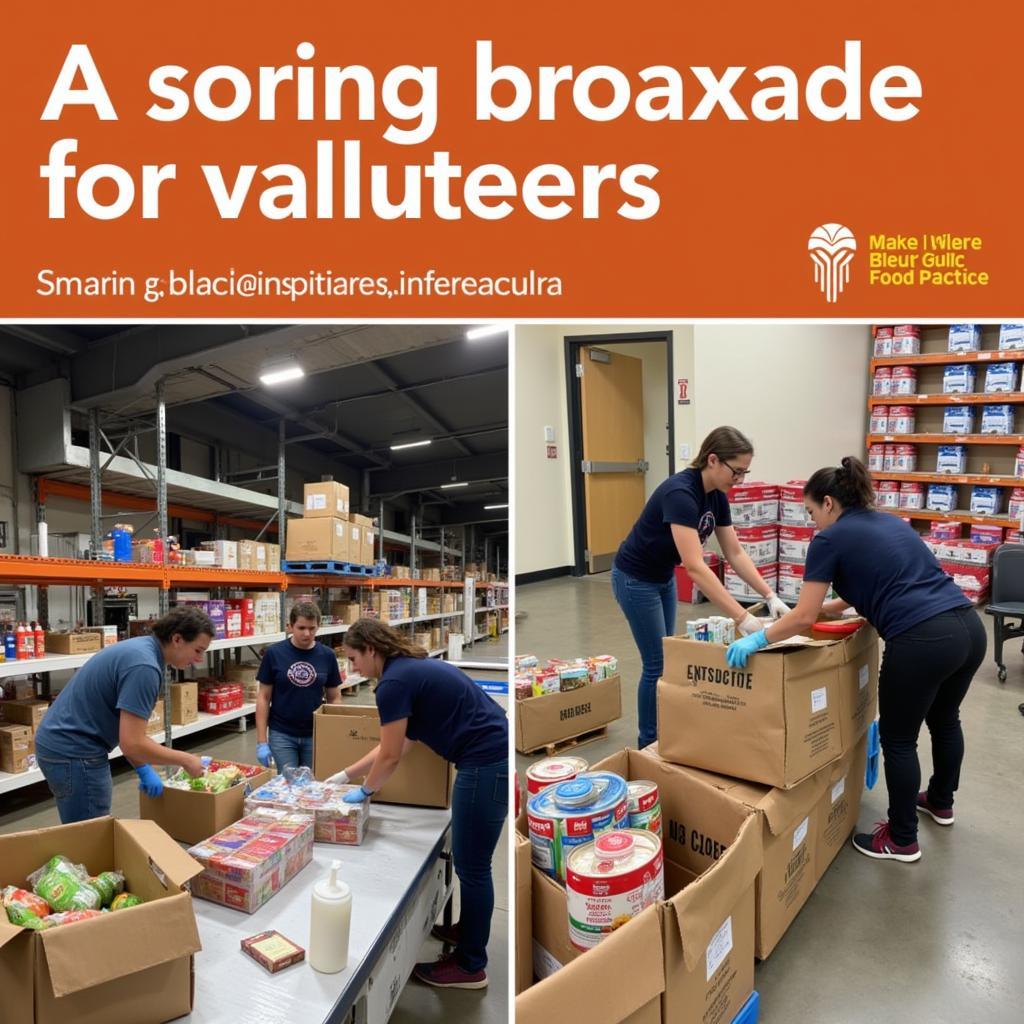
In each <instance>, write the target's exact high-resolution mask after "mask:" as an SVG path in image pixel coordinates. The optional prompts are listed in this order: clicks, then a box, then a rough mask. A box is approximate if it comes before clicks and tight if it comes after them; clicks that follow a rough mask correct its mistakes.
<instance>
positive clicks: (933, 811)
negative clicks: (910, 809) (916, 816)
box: [917, 790, 954, 825]
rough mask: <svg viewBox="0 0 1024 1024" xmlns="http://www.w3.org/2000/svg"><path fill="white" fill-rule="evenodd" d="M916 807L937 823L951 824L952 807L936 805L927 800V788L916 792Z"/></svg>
mask: <svg viewBox="0 0 1024 1024" xmlns="http://www.w3.org/2000/svg"><path fill="white" fill-rule="evenodd" d="M917 809H918V810H919V811H924V813H925V814H928V815H930V816H931V818H932V820H933V821H934V822H935V823H936V824H937V825H952V824H953V820H954V819H953V808H952V807H948V808H944V807H936V806H934V805H933V804H932V803H930V802H929V800H928V790H925V791H924V792H923V793H918V794H917Z"/></svg>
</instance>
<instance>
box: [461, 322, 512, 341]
mask: <svg viewBox="0 0 1024 1024" xmlns="http://www.w3.org/2000/svg"><path fill="white" fill-rule="evenodd" d="M494 334H508V328H507V327H506V326H505V325H504V324H484V325H483V326H482V327H470V329H469V330H468V331H466V340H467V341H476V340H477V339H479V338H489V337H491V336H492V335H494Z"/></svg>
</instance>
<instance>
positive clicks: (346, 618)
mask: <svg viewBox="0 0 1024 1024" xmlns="http://www.w3.org/2000/svg"><path fill="white" fill-rule="evenodd" d="M362 614H363V607H362V605H359V604H354V603H353V602H351V601H332V602H331V615H332V616H334V618H336V619H337V620H338V621H339V622H344V623H347V624H348V625H350V626H351V625H352V623H353V622H357V621H358V620H359V618H360V616H361V615H362Z"/></svg>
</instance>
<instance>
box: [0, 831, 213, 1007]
mask: <svg viewBox="0 0 1024 1024" xmlns="http://www.w3.org/2000/svg"><path fill="white" fill-rule="evenodd" d="M57 853H62V854H63V855H64V856H66V857H67V858H68V859H69V860H71V861H72V863H75V864H84V865H85V867H86V869H87V870H88V871H89V872H90V873H92V874H97V873H99V872H100V871H106V870H109V869H111V868H116V869H117V870H119V871H122V872H123V873H124V875H125V885H126V888H127V889H128V890H129V891H130V892H133V893H135V894H136V895H138V896H141V897H142V899H143V900H144V901H145V902H144V903H143V904H142V905H141V906H137V907H131V908H129V909H127V910H120V911H117V912H116V913H113V914H104V915H102V916H101V917H97V918H95V919H93V920H89V921H80V922H78V923H77V924H74V925H67V926H65V927H63V928H52V929H50V930H48V931H44V932H32V931H28V930H27V929H23V928H19V927H17V926H16V925H12V924H9V923H8V921H7V919H6V915H4V916H3V917H2V918H0V980H2V984H3V996H2V999H3V1004H2V1005H3V1014H4V1016H3V1019H4V1020H7V1019H10V1020H11V1021H18V1022H21V1021H24V1022H26V1024H28V1022H34V1024H68V1022H69V1021H74V1022H75V1024H139V1022H140V1021H162V1020H172V1019H174V1018H177V1017H180V1016H182V1015H184V1014H187V1013H189V1012H190V1011H191V1009H192V955H193V954H194V953H196V952H197V951H198V950H199V948H200V942H199V931H198V929H197V927H196V919H195V914H194V912H193V909H192V897H191V896H189V894H188V893H187V892H186V891H184V888H183V887H184V886H185V884H186V883H187V882H188V881H189V879H191V878H193V877H194V876H195V875H197V874H198V873H199V872H200V871H201V870H202V866H201V865H200V864H198V863H196V861H194V860H193V859H192V858H191V857H189V856H188V854H186V853H185V852H184V851H183V850H182V849H181V848H180V847H179V846H178V845H177V844H176V843H175V842H174V841H173V840H172V839H171V838H170V837H169V836H168V835H167V834H166V833H165V832H163V831H162V830H161V829H160V828H159V827H157V825H155V824H154V823H153V822H151V821H122V820H120V819H116V818H93V819H91V820H89V821H82V822H78V823H77V824H74V825H58V826H56V827H54V828H45V829H36V830H34V831H31V832H19V833H15V834H11V835H0V865H3V878H2V881H3V883H4V884H10V885H17V886H22V887H27V881H26V879H27V876H28V875H29V874H30V873H31V872H33V871H35V870H36V868H39V867H41V866H42V865H43V864H45V863H46V862H47V860H49V858H50V857H52V856H53V855H54V854H57ZM154 936H159V941H154V939H153V937H154ZM8 1014H11V1016H10V1018H8V1016H7V1015H8Z"/></svg>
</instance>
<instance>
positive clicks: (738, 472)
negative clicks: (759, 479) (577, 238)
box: [718, 458, 751, 480]
mask: <svg viewBox="0 0 1024 1024" xmlns="http://www.w3.org/2000/svg"><path fill="white" fill-rule="evenodd" d="M718 461H719V462H720V463H721V464H722V465H723V466H725V468H726V469H728V470H729V471H730V472H731V473H732V475H733V479H735V480H742V479H743V478H744V477H745V476H749V475H750V472H751V471H750V470H749V469H737V468H736V467H735V466H730V465H729V463H728V462H726V461H725V459H721V458H720V459H719V460H718Z"/></svg>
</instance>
